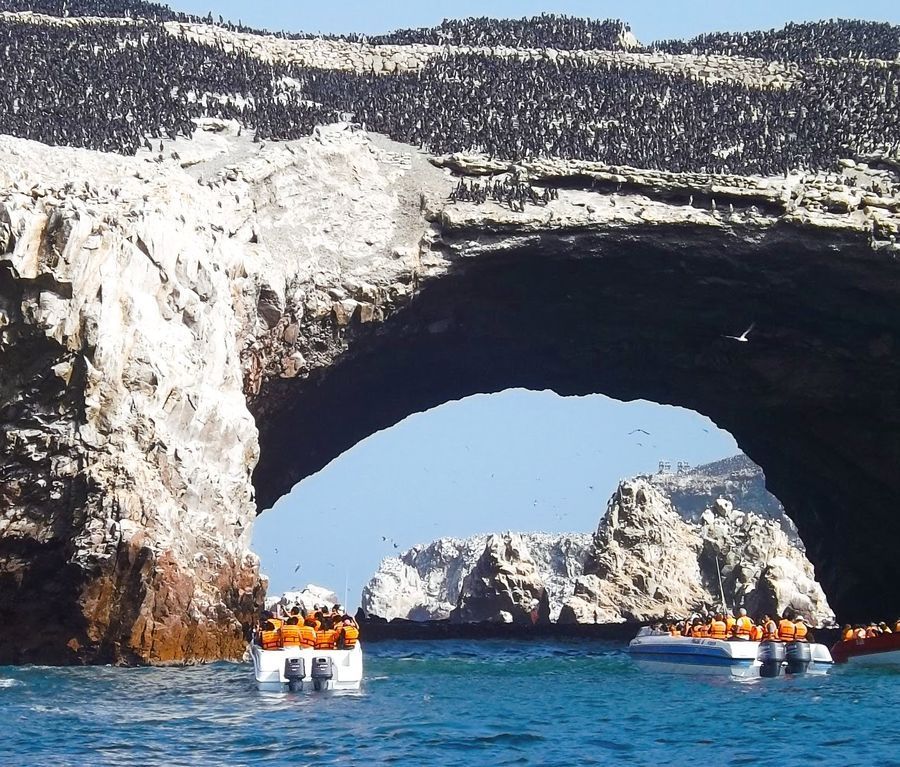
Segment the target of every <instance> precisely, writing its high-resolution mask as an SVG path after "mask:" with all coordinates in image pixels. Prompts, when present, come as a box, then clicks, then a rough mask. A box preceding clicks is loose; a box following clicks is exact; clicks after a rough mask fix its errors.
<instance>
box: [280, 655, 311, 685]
mask: <svg viewBox="0 0 900 767" xmlns="http://www.w3.org/2000/svg"><path fill="white" fill-rule="evenodd" d="M284 676H285V679H287V680H288V689H289V690H290V691H291V692H297V690H302V689H303V677H305V676H306V664H305V663H304V662H303V658H287V659H286V660H285V661H284Z"/></svg>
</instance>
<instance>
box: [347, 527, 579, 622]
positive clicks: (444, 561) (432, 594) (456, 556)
mask: <svg viewBox="0 0 900 767" xmlns="http://www.w3.org/2000/svg"><path fill="white" fill-rule="evenodd" d="M519 535H520V537H521V538H522V540H523V541H524V543H525V545H526V546H527V548H528V551H529V553H530V556H531V559H532V561H533V562H534V564H535V567H536V568H537V570H538V573H539V575H540V578H541V581H542V583H543V584H544V586H545V587H546V589H547V592H548V597H549V607H550V617H551V620H556V618H557V616H558V615H559V611H560V608H561V607H562V603H563V600H564V599H565V598H566V596H568V595H569V594H570V593H571V588H572V582H573V579H574V578H575V577H576V576H577V575H579V574H580V573H581V572H582V568H583V566H584V557H585V556H586V554H587V551H588V548H589V547H590V545H591V540H592V538H591V535H590V534H588V533H575V534H568V535H552V534H548V533H520V534H519ZM488 538H489V536H487V535H475V536H472V537H471V538H465V539H458V538H440V539H438V540H436V541H434V542H432V543H430V544H427V545H422V546H414V547H413V548H412V549H409V550H408V551H405V552H403V553H402V554H401V555H400V556H399V557H388V558H386V559H385V560H383V561H382V563H381V565H380V566H379V568H378V571H377V572H376V573H375V575H374V576H373V577H372V579H371V580H370V581H369V583H368V584H367V585H366V586H365V587H364V589H363V593H362V603H361V604H362V608H363V610H365V611H366V613H368V614H370V615H377V616H379V617H382V618H386V619H388V620H392V619H394V618H405V619H409V620H442V619H446V618H449V617H450V613H451V611H452V610H453V609H454V608H455V607H456V605H457V602H458V601H459V597H460V594H461V593H462V586H463V581H464V580H465V578H466V576H467V575H468V574H469V573H470V572H471V571H472V570H473V569H474V567H475V563H476V562H477V561H478V558H479V557H480V556H481V555H482V553H483V552H484V549H485V546H486V544H487V541H488Z"/></svg>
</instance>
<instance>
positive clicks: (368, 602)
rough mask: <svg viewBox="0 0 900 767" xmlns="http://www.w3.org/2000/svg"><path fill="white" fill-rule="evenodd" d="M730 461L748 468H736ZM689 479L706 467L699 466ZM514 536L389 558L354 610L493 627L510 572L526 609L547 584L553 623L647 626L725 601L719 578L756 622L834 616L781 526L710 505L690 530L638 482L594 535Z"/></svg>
mask: <svg viewBox="0 0 900 767" xmlns="http://www.w3.org/2000/svg"><path fill="white" fill-rule="evenodd" d="M723 463H724V462H723ZM731 463H732V465H743V466H744V467H745V468H747V464H746V463H745V462H744V461H743V460H733V461H732V462H731ZM714 466H715V465H714ZM753 473H754V474H755V472H753ZM696 474H698V475H703V476H708V475H710V474H713V471H712V469H710V470H708V471H707V470H706V467H700V468H698V469H697V470H696ZM686 485H687V483H684V482H683V483H682V484H681V485H679V487H680V492H681V493H682V496H681V500H682V502H684V503H686V504H687V505H689V506H692V505H693V504H694V503H695V501H693V500H692V499H690V498H689V496H688V495H685V494H684V493H685V492H686V491H685V487H686ZM732 489H733V490H734V491H735V492H734V496H735V497H736V498H737V499H738V500H739V501H741V503H742V505H743V507H744V508H745V509H746V508H747V505H748V504H749V502H752V500H753V499H754V497H755V492H756V489H757V488H756V487H755V485H754V483H748V485H747V486H746V487H744V489H745V490H747V495H746V496H745V495H743V494H742V493H741V492H739V490H740V489H739V488H737V487H734V488H732ZM704 490H705V486H703V487H700V488H698V491H699V492H701V493H702V492H703V491H704ZM513 539H514V540H511V539H510V536H509V534H507V535H506V536H489V537H488V536H473V537H472V538H469V539H466V540H455V539H440V540H438V541H435V542H433V543H431V544H429V545H427V546H417V547H414V548H413V549H410V550H409V551H407V552H404V553H403V554H401V555H400V556H399V557H390V558H387V559H385V560H384V561H383V562H382V563H381V566H380V567H379V570H378V572H377V573H376V574H375V575H374V576H373V578H372V579H371V581H370V582H369V583H368V584H367V585H366V587H365V588H364V590H363V597H362V607H363V609H364V610H365V611H366V613H367V614H369V615H375V616H379V617H382V618H387V619H393V618H404V619H409V620H434V619H443V618H447V617H450V618H452V619H457V620H491V619H495V617H496V616H497V615H498V614H499V613H500V612H501V611H505V612H508V613H510V614H512V613H511V611H510V610H509V609H507V608H506V607H503V606H502V605H503V604H504V603H508V602H510V601H513V600H510V598H509V596H508V595H509V594H511V593H512V592H514V591H516V588H515V586H512V585H510V583H509V580H510V578H512V580H515V577H513V576H517V577H518V578H519V583H526V582H527V584H528V586H527V589H526V588H523V587H521V586H519V588H518V591H519V595H520V596H519V598H518V600H517V603H518V604H519V605H524V604H526V603H527V602H528V600H527V599H526V598H525V596H523V595H522V594H523V592H526V591H527V593H528V594H529V595H538V594H539V591H540V588H541V587H544V588H545V589H546V592H547V595H548V601H549V605H548V607H549V609H548V615H549V617H550V618H551V619H552V620H559V621H560V622H580V623H613V622H619V621H646V620H651V619H654V618H660V617H663V616H664V615H680V616H684V615H688V614H690V613H691V612H694V611H697V610H702V611H705V610H708V609H711V608H713V607H714V606H716V605H718V604H721V601H722V600H721V596H720V587H719V572H721V576H722V589H723V590H724V594H725V599H726V603H727V604H728V605H729V606H730V607H746V608H747V610H748V611H749V612H750V613H751V614H753V615H760V616H761V615H762V614H763V613H765V612H772V611H777V612H779V613H781V612H783V610H784V609H785V608H786V607H789V606H790V607H792V608H794V609H797V610H800V611H802V612H803V613H804V614H805V615H807V616H808V617H810V618H812V619H813V620H815V621H816V622H817V623H818V622H827V621H830V620H831V619H832V618H833V616H834V614H833V612H832V611H831V609H830V607H829V606H828V602H827V600H826V598H825V595H824V593H823V592H822V589H821V587H820V586H819V585H818V583H816V581H815V577H814V573H813V570H812V565H811V564H810V563H809V561H808V560H807V559H806V557H805V556H804V554H803V552H802V550H801V549H800V548H798V547H797V546H796V545H795V544H794V543H793V542H792V541H791V540H790V539H789V538H788V536H787V535H786V534H785V532H784V531H783V530H782V529H781V526H780V523H779V521H774V520H771V519H768V518H767V517H766V516H765V515H757V514H755V513H753V512H745V511H738V510H736V509H735V507H734V505H733V504H732V502H731V501H730V500H727V499H725V498H717V499H715V500H713V501H711V502H710V503H709V504H708V505H707V507H706V508H705V510H704V511H703V512H702V513H701V514H700V515H699V518H698V519H697V522H696V523H695V522H691V521H689V520H686V519H685V518H684V517H683V516H682V515H681V514H680V513H679V512H678V510H677V509H676V508H675V506H674V504H673V502H672V501H671V500H670V499H669V498H668V497H667V496H666V495H665V494H664V492H662V491H661V490H660V489H659V488H657V487H656V486H655V485H654V484H653V483H651V482H650V481H648V480H647V479H645V478H638V479H635V480H631V481H627V482H623V483H622V484H621V485H620V486H619V488H618V489H617V491H616V493H615V495H614V496H613V497H612V499H611V500H610V503H609V506H608V508H607V511H606V514H605V515H604V517H603V519H602V520H601V521H600V524H599V527H598V529H597V532H596V534H595V535H593V536H590V535H587V534H584V535H550V534H523V535H520V536H513ZM530 598H534V597H533V596H532V597H530ZM485 605H487V606H485ZM523 619H524V618H523V617H522V614H521V613H520V614H519V620H523Z"/></svg>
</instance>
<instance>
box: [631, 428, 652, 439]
mask: <svg viewBox="0 0 900 767" xmlns="http://www.w3.org/2000/svg"><path fill="white" fill-rule="evenodd" d="M639 433H640V434H646V435H647V436H648V437H649V436H650V432H649V431H644V430H643V429H635V430H634V431H630V432H628V436H629V437H630V436H631V435H632V434H639Z"/></svg>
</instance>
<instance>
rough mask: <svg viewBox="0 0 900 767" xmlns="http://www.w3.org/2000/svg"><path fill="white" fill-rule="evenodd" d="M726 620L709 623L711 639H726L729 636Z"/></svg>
mask: <svg viewBox="0 0 900 767" xmlns="http://www.w3.org/2000/svg"><path fill="white" fill-rule="evenodd" d="M726 625H727V624H726V623H725V621H713V622H712V623H710V624H709V636H710V638H711V639H724V638H725V637H726V636H728V632H727V629H726Z"/></svg>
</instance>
